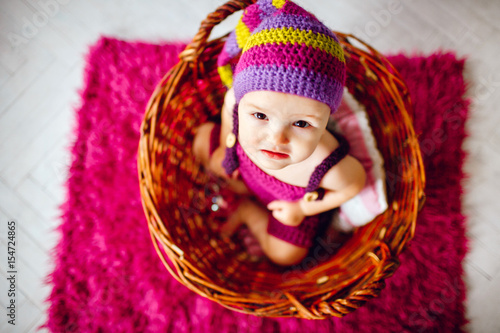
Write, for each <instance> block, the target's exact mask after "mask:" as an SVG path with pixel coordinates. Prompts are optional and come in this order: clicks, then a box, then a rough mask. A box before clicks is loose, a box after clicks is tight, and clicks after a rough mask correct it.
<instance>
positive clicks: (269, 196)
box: [210, 125, 349, 248]
mask: <svg viewBox="0 0 500 333" xmlns="http://www.w3.org/2000/svg"><path fill="white" fill-rule="evenodd" d="M219 132H220V126H218V125H216V126H215V128H214V130H213V131H212V138H211V140H210V141H211V144H210V146H211V148H210V151H211V152H213V150H214V149H215V147H216V145H217V144H218V137H219V134H218V133H219ZM334 136H335V137H336V139H337V140H338V141H339V146H338V147H337V149H335V150H334V151H333V152H332V153H331V154H330V155H329V156H328V157H326V158H325V159H324V160H323V161H322V162H321V163H320V164H319V165H318V166H317V167H316V168H315V170H314V172H313V173H312V175H311V178H310V179H309V183H308V185H307V187H306V188H304V187H298V186H294V185H290V184H287V183H284V182H282V181H280V180H278V179H276V178H275V177H273V176H270V175H268V174H266V173H265V172H264V171H262V170H261V169H260V168H259V167H258V166H256V165H255V164H254V163H253V162H252V161H251V160H250V159H249V158H248V156H247V155H246V153H245V152H244V151H243V148H241V146H240V145H239V143H236V156H237V158H238V160H239V171H240V175H241V178H242V179H243V181H244V182H245V184H246V185H247V187H248V188H249V190H250V191H252V192H253V193H254V194H255V196H256V197H257V198H258V199H259V201H260V202H261V203H262V204H264V205H266V206H267V204H269V203H270V202H271V201H274V200H286V201H297V200H302V199H303V198H304V196H305V195H306V194H307V193H312V192H316V193H317V194H318V197H317V199H316V200H321V199H322V198H323V195H324V190H323V189H321V188H320V187H319V184H320V183H321V180H322V179H323V177H324V175H325V174H326V173H327V172H328V170H330V169H331V168H332V167H333V166H335V165H336V164H337V163H338V162H340V161H341V160H342V159H343V158H344V157H345V156H346V155H347V154H348V152H349V143H348V142H347V140H345V139H344V138H343V137H342V136H340V135H338V134H334ZM330 216H331V211H329V212H325V213H323V214H318V215H314V216H307V217H306V218H305V219H304V220H303V221H302V223H301V224H300V225H299V226H297V227H292V226H288V225H285V224H283V223H281V222H279V221H278V220H276V219H275V218H274V217H273V216H272V214H269V224H268V226H267V232H268V233H269V234H270V235H272V236H274V237H276V238H279V239H281V240H284V241H286V242H288V243H291V244H293V245H296V246H299V247H304V248H309V247H311V246H312V245H313V241H314V238H315V236H316V234H317V232H318V230H319V229H320V227H321V226H322V225H323V223H325V222H327V221H329V217H330Z"/></svg>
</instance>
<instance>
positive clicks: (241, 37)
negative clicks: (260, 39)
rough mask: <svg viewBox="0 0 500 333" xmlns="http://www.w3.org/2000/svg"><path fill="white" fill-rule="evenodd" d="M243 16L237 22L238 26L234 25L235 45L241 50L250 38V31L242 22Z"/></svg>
mask: <svg viewBox="0 0 500 333" xmlns="http://www.w3.org/2000/svg"><path fill="white" fill-rule="evenodd" d="M242 18H243V16H242V17H241V18H240V20H239V21H238V24H236V29H235V30H236V43H237V44H238V47H239V48H240V49H242V48H243V47H244V46H245V44H246V43H247V41H248V37H250V29H248V27H247V26H246V24H245V23H243V20H242Z"/></svg>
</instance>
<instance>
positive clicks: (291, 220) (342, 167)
mask: <svg viewBox="0 0 500 333" xmlns="http://www.w3.org/2000/svg"><path fill="white" fill-rule="evenodd" d="M365 182H366V173H365V170H364V168H363V166H362V165H361V163H360V162H359V161H358V160H356V159H355V158H354V157H352V156H349V155H347V156H346V157H345V158H344V159H343V160H342V161H340V162H339V163H338V164H337V165H336V166H334V167H333V168H332V169H330V170H329V171H328V172H327V173H326V174H325V176H324V177H323V179H322V181H321V184H320V186H321V187H322V188H324V189H325V195H324V196H323V199H321V200H316V201H306V200H304V199H301V200H298V201H295V202H288V201H283V200H276V201H273V202H271V203H269V205H268V206H267V208H268V209H269V210H272V211H273V212H272V214H273V216H274V217H275V218H276V219H277V220H278V221H280V222H281V223H283V224H286V225H291V226H297V225H300V223H301V222H302V221H303V219H304V217H306V216H312V215H317V214H320V213H323V212H326V211H329V210H331V209H334V208H337V207H339V206H340V205H341V204H343V203H344V202H346V201H348V200H349V199H352V198H353V197H354V196H355V195H356V194H358V193H359V192H360V191H361V190H362V189H363V187H364V185H365Z"/></svg>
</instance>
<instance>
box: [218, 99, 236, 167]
mask: <svg viewBox="0 0 500 333" xmlns="http://www.w3.org/2000/svg"><path fill="white" fill-rule="evenodd" d="M238 124H239V122H238V104H235V105H234V109H233V131H232V133H229V134H228V136H233V137H232V139H231V140H227V138H226V156H224V161H222V166H223V167H224V169H225V170H226V174H228V175H231V174H232V173H233V172H234V171H236V169H238V168H239V166H240V162H239V160H238V155H237V154H236V141H237V140H238V139H237V138H238ZM228 141H230V142H229V143H228Z"/></svg>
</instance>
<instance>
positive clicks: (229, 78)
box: [217, 64, 233, 88]
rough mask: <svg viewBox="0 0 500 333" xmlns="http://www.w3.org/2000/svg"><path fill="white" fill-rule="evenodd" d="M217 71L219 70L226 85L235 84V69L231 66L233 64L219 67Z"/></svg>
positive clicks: (229, 86)
mask: <svg viewBox="0 0 500 333" xmlns="http://www.w3.org/2000/svg"><path fill="white" fill-rule="evenodd" d="M217 71H218V72H219V75H220V79H221V81H222V83H223V84H224V85H225V86H226V87H228V88H231V87H232V86H233V69H232V68H231V65H230V64H227V65H225V66H220V67H217Z"/></svg>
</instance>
